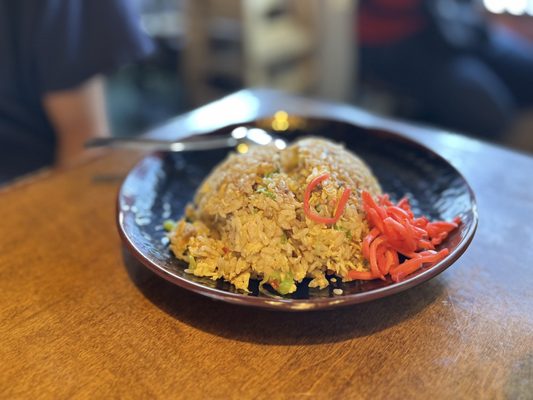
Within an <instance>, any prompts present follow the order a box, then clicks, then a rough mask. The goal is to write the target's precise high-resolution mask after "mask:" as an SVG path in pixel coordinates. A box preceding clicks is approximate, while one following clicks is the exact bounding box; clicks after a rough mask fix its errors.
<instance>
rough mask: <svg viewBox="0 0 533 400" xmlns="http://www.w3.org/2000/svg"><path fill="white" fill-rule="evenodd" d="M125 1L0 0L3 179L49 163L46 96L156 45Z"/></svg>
mask: <svg viewBox="0 0 533 400" xmlns="http://www.w3.org/2000/svg"><path fill="white" fill-rule="evenodd" d="M131 5H132V3H129V2H128V0H39V1H35V0H0V182H2V181H6V180H8V179H11V178H13V177H15V176H18V175H22V174H24V173H27V172H30V171H32V170H35V169H37V168H39V167H42V166H45V165H50V164H52V163H53V160H54V151H55V144H56V138H55V134H54V130H53V127H52V125H51V123H50V121H49V118H48V117H47V115H46V113H45V111H44V109H43V96H44V95H45V94H47V93H51V92H60V91H63V90H69V89H71V88H74V87H76V86H78V85H81V84H82V83H83V82H85V81H87V80H88V79H89V78H91V77H93V76H95V75H97V74H105V73H109V72H111V71H112V70H114V69H115V68H117V67H119V66H121V65H123V64H124V63H127V62H129V61H132V60H134V59H137V58H139V57H141V56H143V55H145V54H147V53H149V52H150V51H151V49H152V43H151V42H150V40H149V39H148V38H147V37H145V36H144V35H142V33H141V32H140V30H139V27H138V19H137V14H136V12H135V9H134V8H132V7H131Z"/></svg>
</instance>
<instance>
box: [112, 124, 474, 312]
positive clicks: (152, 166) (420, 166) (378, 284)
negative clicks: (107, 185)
mask: <svg viewBox="0 0 533 400" xmlns="http://www.w3.org/2000/svg"><path fill="white" fill-rule="evenodd" d="M249 125H250V124H247V126H249ZM234 128H235V126H231V127H227V128H225V129H222V130H220V131H217V132H213V133H212V134H218V133H229V132H231V130H232V129H234ZM304 134H305V135H317V136H325V137H328V138H330V139H332V140H334V141H337V142H341V143H344V144H345V145H346V147H347V148H349V149H351V150H352V151H354V152H355V153H357V154H358V155H359V156H360V157H362V158H363V159H364V160H365V161H366V162H367V163H368V164H369V165H370V167H371V168H372V170H373V172H374V173H375V175H376V176H377V177H378V179H379V181H380V183H381V185H382V188H383V190H384V191H385V192H387V193H389V194H391V196H392V198H393V199H399V198H401V197H403V196H404V195H407V196H408V197H409V198H410V199H411V205H412V206H413V210H414V211H415V214H416V213H418V212H419V213H423V214H425V215H427V216H429V217H430V218H432V219H444V220H451V219H452V218H454V217H455V216H460V217H461V219H462V221H463V223H462V225H461V226H460V228H459V229H457V230H455V231H453V233H451V234H450V236H449V237H448V239H447V241H446V242H445V243H443V246H446V247H448V248H449V249H450V254H449V255H448V257H446V258H445V259H444V260H442V261H441V262H439V263H437V264H435V265H432V266H429V267H426V268H424V269H421V270H419V271H417V272H415V273H413V274H412V275H410V276H408V277H407V278H406V279H405V280H404V281H402V282H399V283H394V282H392V281H390V280H388V281H386V282H385V281H378V280H376V281H370V282H357V281H355V282H349V283H342V282H339V281H338V282H337V283H336V286H333V285H331V286H330V287H328V288H326V289H324V290H318V289H308V288H307V286H306V285H305V282H304V283H303V284H301V285H300V286H299V289H298V291H297V292H296V293H294V294H292V295H291V296H286V297H281V296H277V295H275V294H270V293H265V292H259V291H258V287H257V286H258V285H257V282H252V283H251V285H250V290H251V292H252V293H251V294H245V293H242V292H240V291H238V290H236V289H235V288H234V287H233V285H231V284H228V283H226V282H222V281H220V280H219V281H212V280H210V279H207V278H198V277H195V276H193V275H190V274H187V273H185V272H184V268H185V265H184V264H183V263H181V262H179V261H178V260H176V259H175V258H174V257H173V256H172V254H171V252H170V250H169V248H168V241H167V239H166V236H165V232H164V230H163V227H162V222H163V221H164V220H166V219H178V218H180V217H181V216H182V213H183V210H184V207H185V205H186V204H187V203H188V202H189V201H191V200H192V198H193V195H194V193H195V191H196V189H197V187H198V186H199V184H200V183H201V181H202V180H203V178H204V177H205V176H206V175H207V174H208V173H209V172H210V171H211V169H212V168H213V167H214V166H215V165H216V164H217V163H219V162H220V161H221V160H222V159H223V158H224V157H225V156H226V155H227V151H210V152H201V153H196V152H191V153H180V154H178V153H165V154H163V153H156V154H153V155H150V156H148V157H146V158H144V159H143V160H142V161H141V162H140V163H139V164H137V165H136V166H135V167H134V168H133V169H132V170H131V172H130V173H129V174H128V176H127V177H126V179H125V181H124V183H123V185H122V187H121V189H120V192H119V196H118V209H117V220H118V227H119V232H120V234H121V236H122V239H123V241H124V243H125V244H126V246H127V247H128V248H129V249H130V251H132V253H133V254H134V255H135V256H136V257H137V258H138V259H139V260H140V261H141V262H142V263H143V264H144V265H146V266H147V267H148V268H150V269H151V270H153V271H154V272H156V273H157V274H159V275H160V276H162V277H163V278H165V279H167V280H169V281H171V282H173V283H175V284H177V285H179V286H181V287H183V288H185V289H188V290H192V291H194V292H197V293H200V294H202V295H205V296H209V297H211V298H215V299H218V300H223V301H227V302H231V303H237V304H244V305H250V306H256V307H266V308H273V309H284V310H310V309H322V308H331V307H336V306H340V305H346V304H354V303H361V302H365V301H369V300H373V299H377V298H380V297H385V296H388V295H391V294H394V293H397V292H400V291H403V290H406V289H409V288H411V287H413V286H415V285H417V284H420V283H422V282H424V281H427V280H428V279H430V278H432V277H434V276H435V275H437V274H439V273H440V272H442V271H443V270H444V269H446V268H447V267H449V266H450V265H451V264H452V263H453V262H454V261H455V260H457V258H458V257H459V256H460V255H461V254H462V253H463V252H464V251H465V250H466V248H467V246H468V245H469V243H470V241H471V240H472V238H473V236H474V232H475V229H476V226H477V218H478V217H477V211H476V203H475V198H474V195H473V193H472V190H471V189H470V187H469V185H468V183H467V182H466V181H465V179H464V178H463V177H462V176H461V174H460V173H459V172H458V171H457V170H456V169H455V168H454V167H452V166H451V165H450V164H449V163H448V162H447V161H446V160H444V159H443V158H441V157H440V156H438V155H437V154H435V153H433V152H432V151H431V150H429V149H427V148H425V147H423V146H422V145H420V144H418V143H416V142H413V141H411V140H409V139H406V138H404V137H403V136H400V135H397V134H394V133H391V132H384V131H378V130H369V129H364V128H359V127H355V126H353V125H350V124H346V123H341V122H336V121H325V120H318V119H315V120H313V119H307V120H306V127H305V133H304V132H299V131H293V132H290V133H286V134H285V135H286V137H285V139H287V140H293V139H294V138H296V137H299V136H302V135H304ZM334 288H341V289H342V290H343V294H342V295H335V294H334V293H333V289H334Z"/></svg>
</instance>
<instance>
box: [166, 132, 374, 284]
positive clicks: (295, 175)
mask: <svg viewBox="0 0 533 400" xmlns="http://www.w3.org/2000/svg"><path fill="white" fill-rule="evenodd" d="M324 173H329V175H330V177H329V178H328V179H327V180H326V181H324V182H322V184H321V185H319V186H318V187H317V188H316V189H315V190H314V191H313V192H312V194H311V197H310V200H309V203H310V205H311V209H312V210H313V212H315V213H316V214H319V215H321V216H324V217H331V216H332V215H334V213H335V207H336V204H337V201H338V199H339V198H340V196H341V195H342V193H343V191H344V190H345V188H346V187H348V188H350V189H351V190H352V193H351V195H350V198H349V200H348V203H347V204H346V207H345V209H344V212H343V213H342V215H341V217H340V219H339V220H338V221H337V222H336V223H335V224H332V225H327V224H324V223H318V222H315V221H314V220H312V219H310V218H309V217H308V216H307V215H306V213H305V211H304V204H303V202H304V192H305V190H306V187H307V186H308V185H309V183H310V182H311V181H312V180H313V179H314V178H316V177H317V176H320V175H322V174H324ZM363 190H366V191H368V192H370V194H372V195H373V196H376V195H379V194H380V193H381V188H380V186H379V183H378V181H377V180H376V178H375V177H374V176H373V175H372V172H371V171H370V169H369V167H368V166H367V165H366V164H365V163H364V162H363V161H362V160H361V159H360V158H359V157H357V156H356V155H355V154H353V153H351V152H350V151H348V150H346V149H345V148H344V147H343V146H341V145H339V144H335V143H333V142H331V141H329V140H326V139H322V138H305V139H301V140H299V141H297V142H295V143H293V144H292V145H290V146H289V147H287V148H286V149H283V150H279V149H277V148H276V147H274V146H259V147H252V148H250V150H249V151H248V152H247V153H246V154H231V155H229V156H228V157H227V158H226V159H225V160H224V161H223V162H222V163H221V164H219V165H218V166H217V167H216V168H214V170H213V171H212V172H211V174H210V175H209V176H208V177H207V178H206V179H205V180H204V182H203V183H202V184H201V186H200V187H199V189H198V191H197V193H196V195H195V198H194V202H193V203H192V204H189V205H188V206H187V208H186V211H185V216H184V217H183V218H182V219H181V220H179V221H178V222H177V223H176V225H175V227H174V229H173V230H172V231H171V232H170V233H169V237H170V248H171V250H172V252H173V253H174V254H175V256H176V257H177V258H178V259H180V260H183V261H185V262H186V263H188V268H187V269H186V272H188V273H191V274H194V275H196V276H201V277H209V278H212V279H214V280H215V279H220V278H222V279H224V280H226V281H229V282H231V283H232V284H233V285H235V287H236V288H237V289H240V290H242V291H245V292H247V291H248V284H249V280H250V279H252V278H254V279H259V280H261V281H262V283H271V284H272V283H274V284H275V285H273V286H274V287H275V288H276V289H277V290H278V292H280V293H282V294H287V293H292V292H294V291H295V290H296V284H297V283H299V282H301V281H302V280H303V279H304V278H311V280H310V283H309V287H317V288H321V289H322V288H325V287H326V286H328V280H327V279H326V274H328V275H329V274H332V275H336V276H338V277H340V278H342V279H344V280H349V279H348V278H346V274H347V272H348V271H350V270H357V271H368V270H369V266H368V263H367V262H366V261H365V260H364V259H363V256H362V254H361V245H362V240H363V238H364V237H365V235H366V234H367V233H368V230H369V228H368V225H367V223H366V221H365V217H364V212H363V209H362V203H361V192H362V191H363Z"/></svg>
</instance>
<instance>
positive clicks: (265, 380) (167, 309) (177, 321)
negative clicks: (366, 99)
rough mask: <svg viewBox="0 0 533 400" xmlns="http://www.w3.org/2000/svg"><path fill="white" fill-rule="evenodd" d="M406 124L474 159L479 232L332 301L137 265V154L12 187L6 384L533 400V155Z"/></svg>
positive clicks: (91, 390) (442, 147)
mask: <svg viewBox="0 0 533 400" xmlns="http://www.w3.org/2000/svg"><path fill="white" fill-rule="evenodd" d="M258 99H259V101H261V98H260V96H259V97H258ZM223 101H224V100H223ZM302 104H303V105H306V104H307V103H305V102H303V103H302ZM183 121H184V120H179V121H174V123H178V122H179V123H181V124H183ZM383 123H384V124H387V123H388V122H386V121H384V122H383ZM398 129H400V130H401V129H403V130H404V132H405V134H406V135H410V136H412V137H415V138H416V139H418V140H420V141H422V142H424V143H425V144H426V145H428V146H430V147H432V148H433V149H434V150H436V151H438V152H439V153H440V154H442V155H443V156H445V157H446V158H447V159H449V160H450V161H451V162H452V163H453V164H454V165H455V166H456V167H457V168H458V169H459V170H460V171H461V172H462V173H463V174H464V175H465V177H466V178H467V180H468V181H469V182H470V184H471V185H472V187H473V189H474V191H475V193H476V195H477V200H478V204H479V214H480V225H479V228H478V232H477V234H476V237H475V238H474V241H473V243H472V244H471V246H470V248H469V249H468V250H467V252H466V253H465V254H464V255H463V256H462V257H461V259H460V260H459V261H458V262H457V263H456V264H455V265H454V266H452V267H451V268H449V269H448V270H446V271H445V272H444V273H443V274H441V275H440V276H438V277H437V278H435V279H433V280H431V281H429V282H427V283H425V284H423V285H420V286H418V287H416V288H414V289H411V290H408V291H406V292H404V293H401V294H398V295H395V296H392V297H389V298H386V299H381V300H378V301H374V302H371V303H367V304H361V305H357V306H352V307H347V308H344V309H339V310H335V311H321V312H312V313H280V312H274V311H262V310H255V309H251V308H245V307H239V306H233V305H228V304H224V303H220V302H216V301H212V300H209V299H207V298H203V297H200V296H198V295H194V294H191V293H188V292H186V291H184V290H182V289H179V288H178V287H175V286H173V285H172V284H170V283H167V282H166V281H164V280H162V279H161V278H159V277H157V276H155V275H154V274H152V273H151V272H149V271H148V270H147V269H146V268H144V267H143V266H140V265H139V264H138V263H137V262H136V261H134V260H133V259H132V257H131V256H130V255H129V254H128V253H126V252H125V251H124V250H123V248H122V246H121V242H120V239H119V236H118V234H117V231H116V227H115V199H116V194H117V190H118V187H119V184H120V181H121V179H122V178H123V177H124V176H125V174H126V173H127V171H128V169H129V168H130V167H131V166H132V165H133V163H134V162H135V161H136V160H138V159H139V157H140V154H132V153H126V152H119V151H115V152H113V153H111V154H108V155H104V156H103V157H100V158H98V159H96V160H93V161H91V162H89V163H87V164H84V165H81V166H78V167H76V168H73V169H70V170H67V171H63V172H60V173H49V174H44V175H42V176H39V177H37V178H35V179H32V180H31V181H30V182H27V183H21V184H18V185H15V186H12V187H8V188H6V189H5V190H3V191H2V192H0V212H1V219H0V221H1V222H0V337H1V342H0V360H1V363H0V398H2V399H16V398H21V399H26V398H30V399H40V398H52V399H63V398H68V399H70V398H91V399H94V398H96V399H99V398H143V399H144V398H165V399H166V398H187V399H192V398H215V399H249V398H250V399H251V398H254V399H278V398H280V399H284V398H298V399H315V398H351V399H352V398H353V399H357V398H363V399H364V398H372V399H381V398H384V399H409V398H413V399H427V398H433V399H460V398H465V399H476V398H479V399H481V398H486V399H498V398H509V399H531V398H532V396H533V335H532V332H533V295H532V289H531V288H532V284H533V280H532V278H531V276H532V273H533V265H532V264H533V239H532V238H533V225H532V222H533V184H532V181H531V173H532V172H533V158H531V157H528V156H525V155H521V154H518V153H514V152H510V151H507V150H503V149H500V148H497V147H495V146H492V145H488V144H484V143H481V142H478V141H473V140H471V139H466V138H463V137H461V136H458V135H450V134H445V133H438V132H434V131H430V130H425V129H423V128H417V127H410V126H409V125H402V126H400V125H398Z"/></svg>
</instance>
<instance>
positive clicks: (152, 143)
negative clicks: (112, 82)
mask: <svg viewBox="0 0 533 400" xmlns="http://www.w3.org/2000/svg"><path fill="white" fill-rule="evenodd" d="M241 141H244V140H239V139H235V138H234V137H233V136H231V135H226V136H222V137H215V138H209V139H200V140H195V141H190V142H187V141H184V142H171V141H167V140H159V139H149V138H143V137H105V138H94V139H91V140H89V141H88V142H87V143H85V147H88V148H94V147H110V148H121V149H133V150H149V151H172V152H182V151H201V150H215V149H224V148H229V147H235V146H236V145H237V144H239V143H240V142H241Z"/></svg>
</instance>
